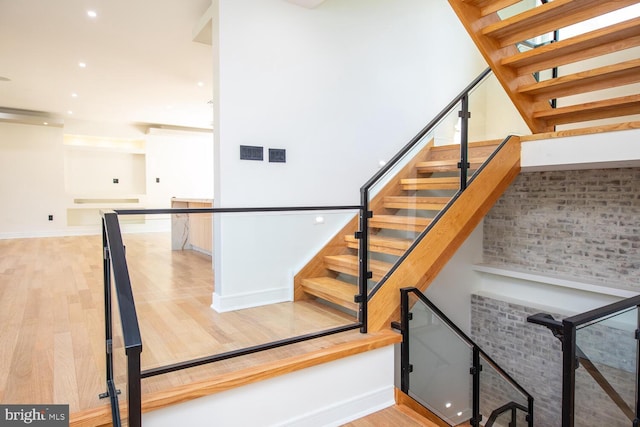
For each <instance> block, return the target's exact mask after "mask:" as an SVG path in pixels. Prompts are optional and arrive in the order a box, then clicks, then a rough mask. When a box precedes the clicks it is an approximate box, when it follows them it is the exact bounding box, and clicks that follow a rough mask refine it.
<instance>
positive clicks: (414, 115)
mask: <svg viewBox="0 0 640 427" xmlns="http://www.w3.org/2000/svg"><path fill="white" fill-rule="evenodd" d="M218 3H219V10H218V12H219V17H218V21H219V24H218V28H217V35H216V36H214V37H217V39H218V40H219V41H218V42H217V43H216V42H214V46H215V45H216V44H219V46H218V47H217V56H218V58H217V62H218V66H217V70H216V71H215V74H216V78H217V80H218V85H217V87H216V88H215V91H214V102H215V103H216V104H217V106H216V113H217V114H216V125H215V126H214V129H216V140H217V142H216V143H217V144H219V147H218V148H219V150H220V154H219V156H217V160H216V168H215V169H216V185H217V189H216V198H217V199H218V201H219V206H225V207H229V206H263V205H288V204H300V205H314V204H323V203H331V204H349V203H354V202H357V201H358V191H357V190H358V188H359V187H360V185H362V184H363V183H364V181H366V179H367V178H369V177H370V176H371V175H372V174H373V173H374V172H375V171H376V169H377V168H378V162H379V160H381V159H388V158H389V157H390V156H392V155H393V154H394V153H395V152H396V151H397V150H398V149H399V148H400V147H401V146H402V145H404V144H406V143H407V142H408V141H409V139H410V138H411V137H412V136H414V135H415V134H416V133H417V131H419V130H420V129H421V128H422V127H423V126H424V125H425V124H426V123H427V122H428V121H429V120H430V119H431V118H433V116H434V115H435V114H436V113H437V112H438V111H440V110H441V109H442V108H443V107H444V106H445V105H446V104H447V103H448V102H449V101H450V100H451V99H452V98H453V97H454V96H455V95H457V93H458V92H459V91H460V90H461V89H463V88H464V87H465V86H466V85H467V84H468V83H469V82H470V81H471V80H472V79H473V78H474V77H476V76H477V75H478V74H479V73H480V71H482V69H484V68H485V67H486V65H485V63H484V61H483V60H482V58H481V56H480V55H479V54H478V53H477V49H476V48H475V46H474V45H473V43H472V42H471V40H470V38H469V37H468V35H467V34H466V32H465V31H464V29H463V27H462V25H461V24H460V23H459V22H458V19H457V18H456V16H455V14H454V13H453V11H452V10H451V8H450V7H449V5H448V4H447V3H446V2H440V1H438V2H431V1H430V2H424V1H420V0H398V1H393V2H391V1H388V0H329V1H326V2H324V3H323V4H322V5H320V6H319V7H318V8H316V9H312V10H308V9H304V8H301V7H299V6H296V5H293V4H290V3H287V2H283V1H282V0H219V2H218ZM214 32H216V31H214ZM443 34H446V37H443ZM445 58H446V60H445ZM241 144H246V145H258V146H264V147H265V149H267V148H269V147H271V148H285V149H287V157H288V159H287V163H286V164H284V165H283V164H269V163H268V162H254V161H240V160H239V146H240V145H241Z"/></svg>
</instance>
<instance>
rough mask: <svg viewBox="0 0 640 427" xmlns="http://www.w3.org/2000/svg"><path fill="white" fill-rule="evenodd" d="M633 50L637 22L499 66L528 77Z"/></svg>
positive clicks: (639, 32) (639, 40) (639, 38)
mask: <svg viewBox="0 0 640 427" xmlns="http://www.w3.org/2000/svg"><path fill="white" fill-rule="evenodd" d="M635 46H640V18H635V19H630V20H629V21H624V22H620V23H618V24H615V25H611V26H608V27H605V28H601V29H599V30H594V31H591V32H588V33H585V34H581V35H578V36H575V37H571V38H569V39H566V40H560V41H558V42H556V43H552V44H548V45H545V46H540V47H537V48H535V49H532V50H528V51H525V52H521V53H518V54H516V55H513V56H509V57H506V58H503V59H502V61H501V65H504V66H507V67H511V68H513V69H514V70H516V71H517V72H518V73H519V74H527V73H528V74H530V73H534V72H536V71H539V70H547V69H549V68H553V67H557V66H560V65H565V64H569V63H572V62H578V61H582V60H584V59H589V58H594V57H597V56H600V55H605V54H608V53H611V52H616V51H619V50H624V49H629V48H632V47H635Z"/></svg>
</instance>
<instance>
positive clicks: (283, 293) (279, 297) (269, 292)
mask: <svg viewBox="0 0 640 427" xmlns="http://www.w3.org/2000/svg"><path fill="white" fill-rule="evenodd" d="M290 296H291V291H290V289H289V288H288V287H287V288H271V289H261V290H259V291H254V292H243V293H239V294H233V295H220V294H218V293H216V292H214V293H213V304H211V308H213V309H214V310H215V311H217V312H218V313H224V312H227V311H234V310H242V309H245V308H252V307H259V306H261V305H268V304H276V303H279V302H285V301H291V299H290Z"/></svg>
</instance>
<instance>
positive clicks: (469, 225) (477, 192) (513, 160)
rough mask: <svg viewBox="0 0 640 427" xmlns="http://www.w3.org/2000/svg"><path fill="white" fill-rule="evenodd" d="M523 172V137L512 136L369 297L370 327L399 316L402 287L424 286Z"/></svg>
mask: <svg viewBox="0 0 640 427" xmlns="http://www.w3.org/2000/svg"><path fill="white" fill-rule="evenodd" d="M519 172H520V139H519V138H518V137H512V138H511V139H510V140H509V141H508V143H507V144H506V145H505V146H504V147H503V148H502V149H501V150H500V151H499V152H498V153H497V154H496V157H495V158H494V159H493V160H492V161H491V162H490V163H489V164H488V165H487V166H486V167H485V169H483V170H482V171H481V172H480V173H479V174H478V175H477V176H476V178H475V179H474V180H473V182H472V183H471V184H470V185H469V187H468V188H467V190H466V191H465V192H464V193H462V195H461V196H460V197H459V198H458V200H457V201H456V203H455V204H454V205H453V206H452V207H451V208H450V209H449V210H448V211H447V212H446V213H445V214H444V215H443V216H442V217H441V218H440V221H438V223H437V224H436V225H435V226H434V227H433V228H432V229H431V231H430V232H429V233H428V234H427V235H426V236H425V238H424V239H422V241H421V242H420V243H419V244H418V246H417V247H416V248H415V249H414V250H413V251H412V252H411V253H410V254H409V255H408V256H407V258H406V259H405V260H404V261H403V262H402V264H400V266H399V267H398V269H397V270H396V271H395V272H394V274H393V275H391V276H390V277H389V279H387V281H386V282H385V283H384V286H382V287H381V288H380V289H379V290H378V291H377V292H376V293H375V294H374V295H373V297H372V298H371V299H370V301H369V308H368V310H369V330H370V331H379V330H383V329H386V328H388V327H389V325H390V322H391V321H392V320H397V316H398V313H399V307H400V288H403V287H406V286H416V287H418V288H419V289H421V290H425V289H426V288H427V287H428V286H429V284H431V282H432V281H433V280H434V279H435V277H436V276H437V274H438V273H439V272H440V270H442V268H443V267H444V266H445V265H446V263H447V261H448V260H449V259H450V258H451V257H452V256H453V254H454V253H455V252H456V250H457V249H458V248H459V247H460V245H462V243H463V242H464V240H465V239H466V238H467V237H468V236H469V234H471V232H472V231H473V230H474V228H475V227H476V226H477V224H478V223H479V222H480V220H481V219H482V218H483V217H484V215H485V214H486V213H487V212H488V211H489V209H490V208H491V206H493V204H494V203H495V202H496V200H497V199H498V198H499V197H500V196H501V195H502V193H503V192H504V191H505V190H506V188H507V187H508V186H509V185H510V184H511V182H512V181H513V180H514V179H515V177H516V176H517V175H518V173H519Z"/></svg>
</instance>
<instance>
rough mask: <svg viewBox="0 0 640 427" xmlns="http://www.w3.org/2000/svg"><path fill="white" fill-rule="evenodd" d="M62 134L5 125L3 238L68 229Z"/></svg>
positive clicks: (0, 132)
mask: <svg viewBox="0 0 640 427" xmlns="http://www.w3.org/2000/svg"><path fill="white" fill-rule="evenodd" d="M62 134H63V131H62V129H60V128H55V127H46V126H31V125H21V124H12V123H0V197H2V202H1V203H0V237H4V238H7V237H24V236H28V235H30V234H31V233H33V232H37V233H39V234H40V235H55V234H58V233H61V232H62V231H63V230H64V229H65V224H66V210H65V204H66V196H65V188H64V147H63V145H62ZM48 215H53V218H54V220H53V221H49V220H48Z"/></svg>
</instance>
